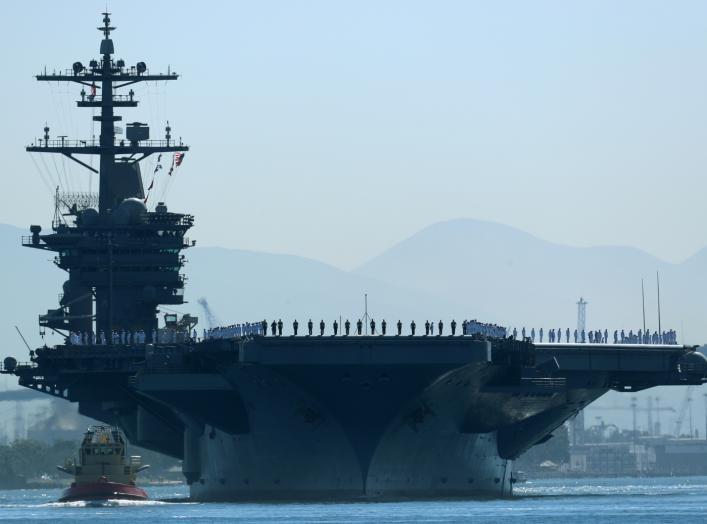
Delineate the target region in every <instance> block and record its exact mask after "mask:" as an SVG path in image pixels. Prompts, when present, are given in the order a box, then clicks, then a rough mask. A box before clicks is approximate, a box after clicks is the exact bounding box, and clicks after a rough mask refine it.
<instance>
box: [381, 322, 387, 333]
mask: <svg viewBox="0 0 707 524" xmlns="http://www.w3.org/2000/svg"><path fill="white" fill-rule="evenodd" d="M386 327H388V324H387V323H386V321H385V319H383V321H382V322H381V335H383V336H385V329H386Z"/></svg>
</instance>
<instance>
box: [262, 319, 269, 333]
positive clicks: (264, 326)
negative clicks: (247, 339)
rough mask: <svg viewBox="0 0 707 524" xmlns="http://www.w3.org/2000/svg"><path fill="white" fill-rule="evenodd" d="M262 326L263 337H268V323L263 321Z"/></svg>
mask: <svg viewBox="0 0 707 524" xmlns="http://www.w3.org/2000/svg"><path fill="white" fill-rule="evenodd" d="M261 325H262V326H263V335H267V334H268V321H267V320H263V321H262V322H261Z"/></svg>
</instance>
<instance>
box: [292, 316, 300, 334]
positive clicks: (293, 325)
mask: <svg viewBox="0 0 707 524" xmlns="http://www.w3.org/2000/svg"><path fill="white" fill-rule="evenodd" d="M297 328H299V322H297V319H295V321H294V322H293V323H292V330H293V331H294V332H295V336H297Z"/></svg>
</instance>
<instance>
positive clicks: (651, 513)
mask: <svg viewBox="0 0 707 524" xmlns="http://www.w3.org/2000/svg"><path fill="white" fill-rule="evenodd" d="M148 492H149V493H150V495H151V496H152V497H154V498H156V499H157V498H161V499H169V498H176V497H184V496H186V493H187V491H186V487H181V486H180V487H176V488H175V487H160V488H151V489H149V490H148ZM516 493H517V496H516V497H515V498H514V499H511V500H492V501H439V502H395V503H348V504H196V503H176V502H160V501H156V500H155V501H152V502H117V501H116V502H115V503H112V504H111V503H108V504H107V505H104V506H87V505H85V504H83V503H68V504H58V503H54V502H52V500H55V499H56V497H57V496H58V494H59V490H20V491H0V520H3V521H8V522H18V523H19V522H22V523H25V522H28V523H42V522H46V523H52V524H61V523H73V522H93V523H121V524H122V523H125V524H135V523H137V522H146V523H150V524H152V523H160V522H183V521H188V522H199V523H225V522H256V523H274V522H296V523H302V522H346V523H349V522H353V523H360V522H376V523H387V522H423V523H424V522H444V523H448V522H474V523H487V522H488V523H494V524H499V523H505V522H522V523H524V524H530V523H547V522H557V523H560V522H561V523H562V524H573V523H589V524H600V523H603V522H621V523H622V524H624V523H625V524H630V523H641V524H651V523H661V524H662V523H672V522H675V523H680V524H692V523H694V522H707V477H690V478H678V477H676V478H662V479H582V480H547V481H535V482H528V483H526V484H523V485H522V486H518V487H517V488H516Z"/></svg>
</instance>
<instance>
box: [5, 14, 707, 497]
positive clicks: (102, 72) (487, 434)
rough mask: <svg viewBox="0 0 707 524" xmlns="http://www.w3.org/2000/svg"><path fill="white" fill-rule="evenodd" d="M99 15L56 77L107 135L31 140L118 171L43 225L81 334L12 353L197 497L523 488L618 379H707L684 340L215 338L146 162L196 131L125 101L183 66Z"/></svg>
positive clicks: (184, 243) (13, 366)
mask: <svg viewBox="0 0 707 524" xmlns="http://www.w3.org/2000/svg"><path fill="white" fill-rule="evenodd" d="M99 29H100V31H101V32H102V33H103V39H102V40H101V45H100V57H99V58H98V59H93V60H91V61H90V62H89V64H88V66H84V65H83V64H82V63H81V62H78V61H77V62H75V63H74V64H73V67H72V68H71V70H69V71H66V72H59V73H56V72H54V73H51V74H48V73H46V72H45V73H43V74H40V75H38V76H37V79H38V80H40V81H49V82H71V83H75V84H77V85H80V86H82V92H81V95H80V99H79V100H78V101H77V105H78V106H79V107H82V108H93V109H95V110H97V111H98V114H97V115H96V116H94V117H93V118H94V120H95V121H96V122H98V123H99V124H100V138H99V140H98V141H93V140H86V141H83V140H76V141H74V140H68V139H66V138H65V137H60V138H58V139H57V138H52V137H51V135H50V129H49V127H48V126H46V127H45V130H44V135H43V137H42V138H41V139H39V140H37V141H36V142H35V143H33V144H32V145H31V146H29V147H27V150H28V151H30V152H38V153H55V154H61V155H64V156H65V157H67V158H69V159H71V160H73V161H76V162H78V163H79V164H81V165H82V166H84V167H86V168H87V169H89V170H91V171H93V172H95V173H96V174H98V176H99V182H100V183H99V194H98V196H97V198H93V197H91V196H90V195H89V196H88V197H86V196H85V195H83V196H81V195H78V196H77V195H62V194H57V198H56V203H55V205H56V210H57V212H56V215H55V220H54V223H53V224H52V229H51V231H49V232H42V228H41V227H40V226H36V225H34V226H31V228H30V231H31V236H29V237H27V238H25V239H23V244H24V245H26V246H28V247H31V248H35V249H41V250H45V251H51V252H53V253H55V254H56V259H55V263H56V264H57V266H58V267H60V268H62V269H63V270H65V271H66V273H67V275H68V279H67V281H66V283H65V284H64V290H63V295H62V296H61V298H60V306H59V307H58V308H55V309H50V310H49V311H48V312H47V313H46V314H44V315H41V316H40V325H41V326H43V327H44V328H46V329H51V330H54V331H56V332H59V333H61V334H63V335H64V336H65V337H66V342H65V343H62V344H59V345H57V346H53V347H48V346H45V347H41V348H38V349H36V350H32V351H31V352H30V357H31V358H30V362H28V363H18V362H17V361H16V360H15V359H13V358H11V357H8V358H6V359H5V361H4V365H3V369H2V372H3V373H7V374H14V375H16V376H17V377H19V382H20V384H21V385H23V386H25V387H28V388H33V389H35V390H38V391H41V392H44V393H46V394H49V395H54V396H56V397H59V398H63V399H66V400H67V401H71V402H78V405H79V410H80V412H81V413H82V414H84V415H87V416H89V417H91V418H93V419H96V420H100V421H103V422H105V423H107V424H110V425H117V426H119V427H120V428H122V430H123V431H124V432H125V434H126V435H127V437H128V438H129V440H130V441H131V442H132V443H133V444H137V445H140V446H143V447H145V448H149V449H153V450H158V451H160V452H162V453H165V454H168V455H171V456H174V457H178V458H180V459H181V460H182V464H183V473H184V476H185V478H186V480H187V482H188V483H189V484H190V492H191V496H192V497H193V498H194V499H196V500H258V499H291V500H292V499H294V500H304V499H317V500H322V499H351V498H396V497H414V498H430V497H450V496H455V497H468V496H476V495H490V496H505V495H509V494H511V492H512V485H513V481H514V475H513V473H512V461H513V459H515V458H517V457H518V456H520V455H521V454H523V453H524V452H525V451H526V450H528V449H529V448H531V447H533V446H534V445H536V444H538V443H542V442H544V441H546V440H547V439H548V438H550V436H551V434H552V431H553V430H554V429H555V428H557V427H558V426H560V425H561V424H562V423H563V422H564V421H565V420H567V419H568V418H570V417H572V416H573V415H575V414H576V413H578V412H579V411H580V410H582V409H583V408H584V407H586V406H587V405H588V404H589V403H591V402H592V401H594V400H595V399H597V398H599V397H600V396H602V395H603V394H604V393H606V392H607V391H609V390H612V389H613V390H616V391H625V392H630V391H638V390H642V389H645V388H650V387H652V386H657V385H689V384H694V385H699V384H702V383H703V382H704V381H705V377H706V376H707V361H706V360H705V358H704V357H703V356H702V355H701V354H699V353H696V352H695V351H694V348H689V347H683V346H678V345H664V344H653V345H643V344H635V345H627V344H606V343H604V344H572V343H567V344H542V343H540V344H533V343H532V342H531V341H530V340H527V339H525V340H519V339H515V338H514V337H496V336H488V335H484V334H479V333H475V334H473V335H466V334H464V333H459V334H455V335H451V333H450V334H446V335H444V336H434V337H431V336H421V335H404V336H390V335H387V336H383V335H373V334H369V335H351V336H313V337H310V336H297V337H295V336H292V337H272V336H264V335H263V334H257V333H253V332H251V331H249V332H248V333H243V332H242V333H240V334H233V336H228V337H217V338H207V339H205V340H201V341H197V340H195V339H194V337H193V336H191V334H192V333H193V330H194V328H195V325H196V318H194V317H191V316H189V315H185V316H184V317H182V318H178V317H177V316H174V315H168V316H167V317H165V325H163V326H160V325H158V319H159V315H158V308H159V307H160V306H162V305H172V304H182V303H183V301H184V283H185V279H184V277H183V275H182V274H181V273H180V271H181V268H182V266H183V264H184V256H183V255H182V250H183V249H186V248H188V247H190V246H192V245H193V243H192V242H191V241H189V240H188V239H187V236H186V234H187V232H188V230H189V229H190V228H191V226H192V224H193V222H194V218H193V217H192V216H191V215H189V214H185V213H175V212H172V211H170V210H168V208H167V206H166V205H165V204H164V203H162V202H160V203H158V204H157V205H156V207H154V209H153V210H149V209H148V207H147V205H146V202H147V197H146V192H145V189H144V187H143V182H142V177H141V172H140V162H141V161H142V160H144V159H145V158H147V157H149V156H151V155H170V156H171V158H172V160H171V164H172V165H178V164H179V163H180V162H181V160H182V159H183V154H184V152H185V151H187V149H188V148H187V146H185V145H184V144H182V143H181V141H175V140H174V139H173V138H172V135H171V129H170V127H169V126H167V127H166V129H165V135H164V137H163V138H161V139H159V140H155V139H151V138H150V129H149V127H148V126H147V125H146V124H143V123H140V122H133V123H129V124H127V126H126V132H125V138H124V139H122V138H120V139H119V138H117V137H116V122H118V121H119V120H120V119H121V117H120V116H119V115H117V114H116V113H115V110H116V109H119V108H127V107H136V106H137V104H138V101H137V100H136V99H135V97H134V93H132V90H131V91H130V92H129V93H127V94H121V93H122V91H121V90H124V89H125V88H126V87H128V86H131V85H133V84H135V83H138V82H150V81H160V82H162V81H167V80H176V79H177V74H176V73H174V72H168V73H166V74H153V73H151V72H150V71H149V70H148V68H147V65H146V64H145V63H144V62H138V63H137V64H136V65H135V66H127V65H126V63H125V62H124V61H123V60H122V59H116V58H115V57H114V54H115V49H114V45H113V40H112V39H111V35H112V32H113V31H114V29H115V28H114V27H112V26H111V20H110V17H109V13H104V18H103V25H102V26H101V27H100V28H99ZM86 88H88V89H89V90H90V91H89V93H88V94H87V93H86V91H85V89H86ZM83 155H96V156H98V157H99V159H100V164H99V168H98V169H94V168H93V167H92V165H91V164H90V163H87V162H85V161H84V160H82V159H81V158H82V156H83ZM195 198H198V196H196V195H195ZM238 299H239V297H238V296H234V297H233V300H238ZM509 299H512V297H509ZM253 315H254V317H256V318H253V319H252V320H254V321H256V322H257V321H258V320H257V317H259V316H260V315H259V313H258V312H257V311H254V312H253ZM79 333H80V334H87V335H82V338H81V343H80V344H75V343H72V342H75V341H76V339H75V338H74V339H73V340H72V339H71V334H79ZM123 333H131V334H133V335H132V336H131V337H129V338H127V339H126V337H125V336H123V337H121V336H120V334H123ZM135 333H137V334H138V336H137V337H136V336H135V335H134V334H135ZM116 334H118V336H116Z"/></svg>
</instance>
